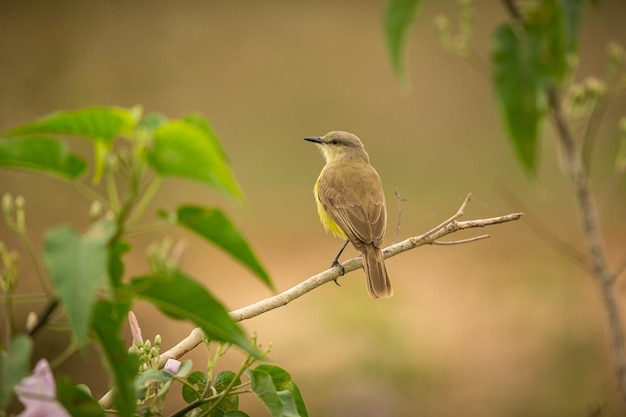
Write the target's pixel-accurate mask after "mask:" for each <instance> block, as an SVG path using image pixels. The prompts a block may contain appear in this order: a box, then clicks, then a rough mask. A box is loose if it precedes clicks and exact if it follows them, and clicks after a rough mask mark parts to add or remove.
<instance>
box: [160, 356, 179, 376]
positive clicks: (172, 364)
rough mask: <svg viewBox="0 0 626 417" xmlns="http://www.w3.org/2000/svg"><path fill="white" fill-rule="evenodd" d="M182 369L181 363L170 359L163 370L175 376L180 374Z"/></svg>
mask: <svg viewBox="0 0 626 417" xmlns="http://www.w3.org/2000/svg"><path fill="white" fill-rule="evenodd" d="M179 368H180V361H177V360H176V359H172V358H170V359H168V360H167V362H165V366H164V367H163V369H165V370H166V371H167V372H170V373H173V374H174V375H176V373H178V369H179Z"/></svg>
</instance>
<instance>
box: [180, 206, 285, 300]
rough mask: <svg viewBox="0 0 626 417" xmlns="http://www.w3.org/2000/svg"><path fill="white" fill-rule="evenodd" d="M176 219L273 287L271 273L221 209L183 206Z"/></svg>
mask: <svg viewBox="0 0 626 417" xmlns="http://www.w3.org/2000/svg"><path fill="white" fill-rule="evenodd" d="M176 221H177V223H178V224H180V225H181V226H184V227H186V228H187V229H189V230H191V231H193V232H195V233H197V234H199V235H200V236H202V237H204V238H205V239H208V240H209V241H211V242H213V243H214V244H216V245H217V246H219V247H220V248H222V249H224V250H225V251H226V253H228V254H229V255H231V256H232V257H233V258H235V259H236V260H238V261H239V262H241V263H242V264H243V265H245V266H246V267H247V268H249V269H250V270H251V271H252V272H254V273H255V274H256V275H257V276H258V277H259V278H260V279H261V280H262V281H263V283H264V284H265V285H267V286H268V287H270V288H272V289H273V284H272V281H271V279H270V277H269V275H268V274H267V272H266V271H265V269H264V268H263V266H262V265H261V263H260V262H259V261H258V259H257V257H256V256H255V254H254V253H253V252H252V249H251V248H250V245H248V242H246V240H245V239H244V238H243V237H242V236H241V234H240V233H239V232H238V231H237V229H236V228H235V226H234V225H233V224H232V223H231V221H230V220H229V219H228V217H226V215H225V214H224V213H223V212H222V211H221V210H218V209H210V208H205V207H198V206H182V207H179V208H178V210H177V212H176Z"/></svg>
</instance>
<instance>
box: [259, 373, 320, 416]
mask: <svg viewBox="0 0 626 417" xmlns="http://www.w3.org/2000/svg"><path fill="white" fill-rule="evenodd" d="M255 369H257V370H260V371H264V372H267V373H268V374H269V376H270V377H271V378H272V383H273V384H274V387H275V388H276V390H277V391H278V392H279V394H281V393H283V395H282V396H281V398H282V399H283V401H285V399H289V401H293V403H294V405H295V407H296V411H297V414H298V415H299V416H301V417H308V415H309V413H308V411H307V409H306V405H305V404H304V399H303V398H302V394H301V393H300V389H299V388H298V386H297V385H296V384H295V383H294V382H293V381H292V379H291V375H290V374H289V372H287V371H285V370H284V369H282V368H280V367H278V366H274V365H267V364H265V365H259V366H257V367H256V368H255Z"/></svg>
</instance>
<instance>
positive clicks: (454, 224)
mask: <svg viewBox="0 0 626 417" xmlns="http://www.w3.org/2000/svg"><path fill="white" fill-rule="evenodd" d="M470 196H471V194H468V195H467V197H466V198H465V200H464V201H463V204H462V205H461V207H460V208H459V210H458V211H457V212H456V213H455V214H454V215H453V216H452V217H450V218H449V219H447V220H446V221H444V222H443V223H441V224H440V225H438V226H436V227H434V228H433V229H431V230H429V231H428V232H426V233H424V234H422V235H420V236H415V237H411V238H408V239H406V240H404V241H402V242H399V243H396V244H393V245H391V246H388V247H386V248H385V249H383V257H384V258H385V259H387V258H391V257H393V256H396V255H399V254H401V253H402V252H406V251H408V250H411V249H415V248H417V247H419V246H424V245H432V244H460V243H466V242H473V241H475V240H478V239H483V238H485V237H488V235H482V236H478V237H475V238H469V239H464V240H459V241H454V242H439V241H438V239H440V238H442V237H444V236H446V235H449V234H452V233H455V232H458V231H461V230H465V229H471V228H475V227H487V226H492V225H496V224H501V223H507V222H511V221H514V220H519V219H520V218H521V217H522V216H523V213H511V214H507V215H504V216H498V217H490V218H485V219H476V220H467V221H457V219H458V218H460V217H461V216H463V211H464V209H465V207H466V206H467V204H468V203H469V200H470ZM342 266H343V268H344V271H345V272H344V274H345V273H348V272H352V271H354V270H356V269H360V268H362V267H363V262H362V261H361V258H360V257H358V258H352V259H349V260H347V261H345V262H344V263H343V264H342ZM339 277H341V268H339V267H332V268H329V269H327V270H325V271H323V272H320V273H319V274H316V275H313V276H312V277H310V278H307V279H306V280H304V281H302V282H301V283H299V284H297V285H296V286H294V287H291V288H289V289H288V290H285V291H283V292H281V293H280V294H277V295H274V296H272V297H269V298H266V299H264V300H261V301H258V302H256V303H254V304H251V305H249V306H246V307H242V308H240V309H237V310H234V311H231V312H230V317H231V318H232V319H233V320H234V321H242V320H247V319H250V318H252V317H256V316H259V315H261V314H263V313H267V312H268V311H271V310H274V309H276V308H279V307H282V306H284V305H287V304H289V303H290V302H291V301H293V300H295V299H297V298H299V297H301V296H303V295H304V294H306V293H308V292H310V291H312V290H314V289H316V288H318V287H320V286H322V285H324V284H326V283H328V282H331V281H334V280H336V279H338V278H339ZM200 343H202V330H201V329H200V328H199V327H197V328H195V329H193V330H192V331H191V333H189V335H188V336H187V337H185V338H184V339H183V340H181V341H180V342H179V343H178V344H177V345H176V346H174V347H172V348H171V349H169V350H168V351H166V352H164V353H162V354H161V356H160V357H159V368H162V367H163V366H164V365H165V362H167V360H168V359H170V358H172V359H178V358H180V357H182V356H184V355H185V354H186V353H187V352H190V351H191V350H193V349H194V348H195V347H196V346H198V345H199V344H200ZM99 403H100V405H101V406H102V407H104V408H108V407H110V406H111V404H112V394H111V391H109V392H107V393H106V394H105V395H104V396H103V397H102V398H101V399H100V401H99Z"/></svg>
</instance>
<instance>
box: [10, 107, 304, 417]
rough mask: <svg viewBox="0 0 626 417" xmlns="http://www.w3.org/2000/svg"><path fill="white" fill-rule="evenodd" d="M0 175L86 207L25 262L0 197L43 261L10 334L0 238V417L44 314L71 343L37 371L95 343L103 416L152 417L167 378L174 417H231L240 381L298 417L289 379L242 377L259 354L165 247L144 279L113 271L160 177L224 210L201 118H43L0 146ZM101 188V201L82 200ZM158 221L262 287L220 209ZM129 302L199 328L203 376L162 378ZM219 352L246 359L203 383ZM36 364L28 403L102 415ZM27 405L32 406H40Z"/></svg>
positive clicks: (180, 373)
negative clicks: (85, 145)
mask: <svg viewBox="0 0 626 417" xmlns="http://www.w3.org/2000/svg"><path fill="white" fill-rule="evenodd" d="M70 137H72V138H80V139H85V140H88V141H90V143H91V144H92V149H93V161H94V163H93V167H92V170H91V174H92V175H91V181H88V180H86V178H85V177H86V173H87V172H88V168H89V164H88V162H87V161H85V159H84V158H82V157H81V156H80V155H78V154H77V153H74V152H73V151H72V150H71V148H70V147H69V146H68V144H67V143H66V140H67V138H70ZM0 168H7V169H18V170H28V171H34V172H38V173H41V174H44V175H50V176H54V177H57V178H60V179H62V180H65V181H67V182H69V184H71V185H72V186H74V187H75V188H76V189H77V190H78V191H79V192H81V193H82V194H83V195H84V196H85V197H86V198H88V199H89V200H90V201H91V209H90V216H91V219H92V224H91V226H90V227H89V228H88V230H86V231H84V232H81V231H79V230H76V229H75V228H73V227H70V226H63V227H58V228H54V229H51V230H49V231H48V232H46V234H45V236H44V238H43V251H42V253H41V254H40V255H38V254H37V253H36V252H35V250H34V245H33V243H32V240H31V239H32V238H31V236H30V235H29V233H28V230H27V227H26V211H25V201H24V199H23V198H22V197H20V196H18V197H15V198H14V197H13V196H10V195H5V196H3V201H2V202H3V214H4V218H5V221H6V223H7V225H8V226H9V228H10V229H11V230H12V231H13V232H15V233H16V234H17V235H18V236H19V237H20V238H21V240H22V242H24V245H25V246H26V249H27V250H28V252H29V253H30V255H31V258H32V261H33V262H35V264H36V267H37V265H38V264H39V261H38V258H41V259H42V260H43V265H44V266H45V267H44V268H37V271H38V278H39V280H40V284H41V287H42V288H43V289H44V290H45V291H46V301H47V303H48V307H47V309H46V311H45V313H44V314H42V315H41V317H34V318H33V319H32V320H31V321H30V322H29V324H28V325H27V328H26V329H24V330H23V331H22V330H20V328H19V326H18V325H17V323H15V322H14V318H13V314H12V308H13V297H14V294H13V293H14V288H15V285H16V282H17V280H19V279H24V278H23V277H20V274H19V267H18V265H19V262H18V259H17V255H16V252H15V251H13V250H11V249H9V248H6V247H5V246H4V244H1V242H0V259H1V260H2V265H1V269H0V272H1V275H0V289H1V290H2V305H3V307H4V309H5V310H6V312H7V314H6V315H3V316H2V317H3V318H2V320H3V323H2V326H7V328H8V329H10V330H11V331H10V332H7V334H8V335H9V337H8V338H5V340H3V341H2V347H3V349H2V353H1V356H0V377H1V378H2V384H1V388H0V410H2V409H4V408H5V407H6V406H7V404H8V402H9V400H10V399H11V397H12V394H13V389H14V387H16V386H17V384H18V383H20V381H22V380H24V378H25V377H26V376H27V375H28V374H29V373H30V369H31V367H30V359H31V352H32V345H33V343H34V342H33V336H34V335H35V333H37V332H38V331H39V330H40V329H42V328H44V327H46V326H49V325H52V324H55V325H56V324H59V322H58V320H59V319H52V317H56V316H55V315H53V314H52V313H53V312H54V311H55V310H57V309H60V308H62V309H63V312H64V317H65V318H66V320H67V325H68V328H69V331H70V332H71V334H72V338H71V340H72V342H71V345H70V346H68V348H67V351H66V353H65V354H64V356H62V357H60V358H56V359H54V360H52V361H51V363H52V364H53V368H54V367H55V366H56V365H58V364H59V363H61V362H62V361H63V360H64V359H67V357H69V356H70V355H71V354H72V353H73V352H76V351H78V350H80V349H82V348H83V347H85V346H87V345H92V344H95V345H98V347H99V352H100V357H101V360H102V362H103V365H104V368H105V369H106V370H107V371H108V374H109V378H110V381H111V388H113V393H114V397H113V404H114V408H115V412H116V413H117V414H119V415H121V416H132V415H137V414H141V415H145V416H147V415H161V409H162V406H163V401H164V399H165V397H166V395H167V394H168V392H170V390H171V387H172V383H173V382H179V383H181V384H182V386H183V397H184V398H185V399H190V401H189V403H190V405H189V406H188V407H187V408H186V409H185V410H183V411H181V412H179V413H176V414H175V415H200V414H202V415H207V416H224V415H231V416H234V415H245V414H244V413H243V412H242V411H239V410H238V396H239V395H240V394H242V393H244V392H248V391H250V388H249V386H250V385H252V388H251V391H252V392H254V393H256V394H257V395H258V396H259V398H261V400H262V401H263V402H265V403H266V405H267V406H268V408H269V409H270V410H271V412H272V415H275V416H280V415H285V416H286V415H304V416H306V408H305V406H304V402H303V401H302V398H301V396H300V394H299V391H298V389H297V387H296V386H295V384H293V383H292V382H291V380H290V378H289V377H288V375H289V374H287V373H286V372H285V371H284V370H282V369H280V368H278V367H275V366H269V365H267V366H269V368H261V367H257V368H254V369H252V368H251V366H252V365H253V364H254V363H255V362H256V361H258V360H260V359H262V358H263V357H264V355H265V354H266V353H267V351H263V352H261V351H260V350H259V348H258V347H257V346H256V340H253V341H251V340H250V339H249V337H248V336H246V335H245V333H244V331H243V330H242V329H241V327H239V325H238V324H237V323H235V322H234V321H233V320H232V319H231V318H230V316H229V314H228V311H227V310H226V308H225V307H224V306H223V305H222V304H221V303H220V302H219V300H218V299H217V298H216V297H215V296H213V295H212V294H211V293H210V292H209V291H208V289H206V288H205V287H204V286H203V285H201V284H200V283H199V282H198V281H196V280H195V279H194V278H192V277H190V276H188V275H187V274H185V273H184V272H183V271H182V270H181V269H180V268H179V266H178V263H177V254H176V253H173V252H172V251H171V249H172V246H171V245H170V244H167V243H164V242H167V241H164V242H161V243H157V244H155V245H153V246H152V247H151V250H150V251H149V253H148V257H149V259H148V260H149V265H150V270H149V271H147V272H146V273H145V274H143V275H141V276H136V277H131V276H127V275H126V274H125V267H124V260H123V256H124V255H125V254H126V253H127V252H128V251H130V250H131V249H132V245H131V243H130V242H129V240H128V238H127V236H128V235H129V234H130V233H133V232H134V231H137V230H142V227H143V225H142V224H140V223H139V222H140V220H141V218H142V216H143V214H144V211H145V208H146V207H147V206H148V204H149V203H150V201H152V199H153V197H154V196H155V194H156V193H157V191H158V189H159V187H160V185H161V183H162V181H163V179H164V178H165V177H181V178H186V179H191V180H195V181H199V182H201V183H203V184H205V185H207V186H209V187H212V188H215V189H217V190H219V191H221V192H223V193H225V194H226V195H227V196H229V197H231V198H232V199H234V200H235V201H236V202H238V203H242V202H243V201H244V197H243V193H242V191H241V189H240V188H239V186H238V184H237V181H236V180H235V177H234V175H233V172H232V169H231V166H230V163H229V161H228V159H227V157H226V155H225V153H224V151H223V149H222V147H221V145H220V143H219V141H218V139H217V137H216V136H215V134H214V133H213V130H212V129H211V127H210V125H209V123H208V122H207V121H206V120H205V119H204V118H203V117H202V116H199V115H190V116H186V117H182V118H180V119H176V120H169V119H167V118H165V117H163V116H161V115H147V116H144V115H143V114H142V110H141V108H139V107H135V108H131V109H125V108H119V107H92V108H86V109H79V110H72V111H59V112H55V113H53V114H50V115H48V116H46V117H43V118H41V119H39V120H35V121H33V122H31V123H27V124H24V125H22V126H19V127H16V128H13V129H11V130H9V131H7V132H5V133H4V135H2V136H1V137H0ZM101 183H103V184H104V185H105V188H106V195H100V194H98V192H97V191H96V190H97V189H98V188H97V187H98V185H99V184H101ZM160 212H161V214H162V217H164V218H165V220H166V222H164V224H168V223H173V224H177V225H181V226H183V227H185V228H187V229H189V230H191V231H193V232H195V233H197V234H198V235H199V236H201V237H203V238H205V239H206V240H207V241H209V242H211V243H213V244H215V245H216V246H217V247H219V248H221V249H222V250H224V251H225V252H226V253H228V254H229V255H231V256H232V257H233V258H234V259H236V260H237V261H238V262H240V263H241V264H242V265H244V266H245V267H247V268H248V269H249V270H250V271H251V272H252V273H253V274H254V275H255V276H256V277H257V278H258V279H259V280H260V281H261V282H263V283H264V284H265V285H267V286H268V287H269V288H270V289H272V288H273V284H272V282H271V279H270V277H269V275H268V274H267V272H266V271H265V269H264V267H263V266H262V265H261V263H260V262H259V260H258V259H257V257H256V256H255V254H254V252H253V250H252V248H251V247H250V245H249V244H248V243H247V241H246V239H245V238H244V237H243V236H242V234H241V233H240V232H239V231H238V230H237V228H236V226H235V225H234V224H233V223H232V222H231V221H230V220H229V219H228V216H227V215H226V214H225V213H224V212H223V211H222V210H220V209H219V208H215V207H202V206H199V205H193V206H191V205H188V206H181V207H179V208H178V209H177V210H176V211H175V213H173V214H168V213H166V212H165V211H164V210H161V211H160ZM137 299H142V300H144V301H147V302H149V303H151V304H153V305H154V306H156V307H157V308H158V309H160V310H161V311H162V312H163V313H164V314H166V315H167V316H169V317H172V318H174V319H177V320H185V321H189V322H192V323H194V324H195V325H197V326H199V327H200V328H201V329H202V330H203V331H204V334H205V338H206V344H207V346H209V345H210V344H211V343H216V344H217V345H218V348H217V352H218V353H216V355H215V357H214V358H213V360H212V361H210V362H211V363H210V366H209V367H208V370H207V372H205V373H203V372H199V371H195V372H192V373H190V371H191V363H190V362H189V361H187V362H185V363H183V364H182V365H180V367H178V366H176V368H177V369H176V371H175V372H171V371H169V370H167V367H166V370H159V369H158V354H159V347H160V343H161V341H160V337H159V336H158V335H157V337H155V340H154V342H150V341H145V342H144V341H143V340H142V337H141V332H140V329H139V327H138V323H137V321H136V318H135V316H134V314H132V312H131V309H132V306H133V304H134V302H135V300H137ZM127 317H131V330H132V331H133V338H134V342H133V345H132V346H131V348H130V349H129V348H128V346H126V344H125V342H124V339H123V337H122V326H123V324H124V323H125V322H126V320H127ZM230 346H235V347H237V348H238V349H241V350H242V351H244V352H246V354H247V355H248V356H247V359H246V360H245V361H244V363H243V365H242V367H241V369H240V370H239V371H238V372H237V373H236V374H235V373H232V372H231V371H223V372H221V373H219V374H218V375H217V376H216V378H215V379H212V378H211V375H212V372H213V370H214V368H215V366H216V364H217V360H218V359H219V358H221V356H223V354H224V353H225V352H226V351H227V350H228V347H230ZM168 365H169V364H168ZM262 366H264V365H262ZM41 367H42V368H41V369H43V370H44V371H45V372H44V371H39V372H40V374H41V375H35V374H33V375H32V376H30V377H29V378H31V380H32V381H35V382H37V381H39V380H38V379H37V378H46V379H45V381H47V382H46V384H45V385H46V387H47V391H46V393H44V394H42V395H43V396H44V397H45V396H46V395H54V394H51V393H54V392H56V400H55V399H54V398H52V399H51V400H52V401H49V404H55V406H56V407H59V404H61V406H63V407H64V408H65V409H66V410H67V411H68V412H69V413H71V414H72V415H93V416H101V415H104V410H103V409H102V407H101V406H100V405H99V404H98V403H97V401H96V400H95V399H94V398H93V396H92V395H91V393H90V392H89V389H88V388H87V387H84V386H78V385H75V384H74V383H73V382H72V381H71V379H70V378H69V377H68V376H64V375H57V376H56V382H53V380H52V379H51V378H52V374H51V371H49V369H50V368H49V367H48V366H47V361H46V362H44V363H43V364H42V365H41ZM244 372H249V373H248V374H246V375H248V377H249V378H250V381H248V382H244V383H242V382H241V381H242V380H241V377H242V376H243V375H244ZM259 375H261V376H263V375H269V380H265V379H264V382H263V383H262V384H261V385H259V383H258V381H259V378H258V377H259ZM272 375H280V376H281V377H280V378H278V379H276V378H273V377H272ZM41 381H43V379H42V380H41ZM50 384H52V385H50ZM259 386H262V389H261V388H258V387H259ZM55 390H56V391H55ZM267 392H274V394H275V396H277V397H278V402H276V401H275V398H273V399H272V400H271V401H269V400H267V394H266V393H267ZM40 400H41V399H39V400H35V403H36V404H37V403H40V404H39V405H41V404H44V405H45V404H46V403H45V402H42V401H40ZM30 401H31V402H32V401H33V400H32V399H31V400H30ZM281 410H284V411H281ZM294 410H297V411H294ZM0 414H4V412H2V411H0Z"/></svg>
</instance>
